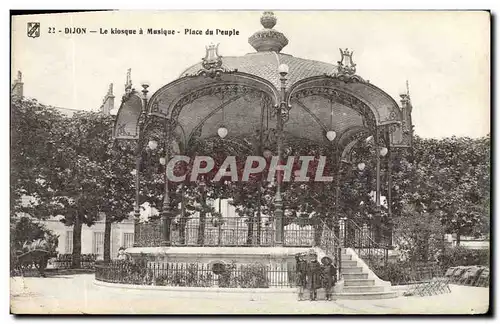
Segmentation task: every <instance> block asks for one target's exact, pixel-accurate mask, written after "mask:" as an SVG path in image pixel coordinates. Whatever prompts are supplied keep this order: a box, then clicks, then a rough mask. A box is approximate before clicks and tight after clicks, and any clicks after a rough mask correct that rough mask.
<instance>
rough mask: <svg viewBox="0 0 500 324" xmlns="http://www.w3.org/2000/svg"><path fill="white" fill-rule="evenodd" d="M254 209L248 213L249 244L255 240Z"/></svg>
mask: <svg viewBox="0 0 500 324" xmlns="http://www.w3.org/2000/svg"><path fill="white" fill-rule="evenodd" d="M253 213H254V212H253V209H252V210H251V212H250V213H249V215H248V221H247V245H252V242H253V222H254V215H253Z"/></svg>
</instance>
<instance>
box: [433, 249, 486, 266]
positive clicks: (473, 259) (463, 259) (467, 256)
mask: <svg viewBox="0 0 500 324" xmlns="http://www.w3.org/2000/svg"><path fill="white" fill-rule="evenodd" d="M439 262H440V265H441V268H442V269H443V270H446V269H448V268H450V267H456V266H470V265H481V266H486V267H489V265H490V251H489V250H470V249H466V248H464V247H462V246H456V247H453V248H450V249H446V250H445V252H444V254H443V255H441V257H440V260H439Z"/></svg>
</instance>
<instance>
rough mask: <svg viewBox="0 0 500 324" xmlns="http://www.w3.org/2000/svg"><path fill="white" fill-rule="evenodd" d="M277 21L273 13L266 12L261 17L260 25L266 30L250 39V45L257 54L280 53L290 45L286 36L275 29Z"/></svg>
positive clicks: (260, 31)
mask: <svg viewBox="0 0 500 324" xmlns="http://www.w3.org/2000/svg"><path fill="white" fill-rule="evenodd" d="M276 21H277V19H276V17H275V16H274V13H273V12H271V11H266V12H264V13H263V14H262V17H260V23H261V24H262V26H264V29H262V30H259V31H258V32H256V33H255V34H253V35H252V36H250V38H249V39H248V43H250V45H252V47H253V48H255V50H256V51H257V52H277V53H279V52H280V51H281V50H282V49H283V47H285V46H286V45H287V44H288V39H287V38H286V37H285V35H283V34H282V33H280V32H279V31H276V30H274V29H273V27H274V26H275V25H276Z"/></svg>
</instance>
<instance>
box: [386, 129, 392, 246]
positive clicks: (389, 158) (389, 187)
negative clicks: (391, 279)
mask: <svg viewBox="0 0 500 324" xmlns="http://www.w3.org/2000/svg"><path fill="white" fill-rule="evenodd" d="M387 139H388V141H387V142H388V145H387V150H388V151H387V211H388V222H387V223H388V224H391V225H390V226H391V227H392V149H391V143H390V140H389V139H390V137H389V133H387ZM391 227H389V228H387V232H386V233H387V234H386V235H388V244H389V245H391V246H392V228H391Z"/></svg>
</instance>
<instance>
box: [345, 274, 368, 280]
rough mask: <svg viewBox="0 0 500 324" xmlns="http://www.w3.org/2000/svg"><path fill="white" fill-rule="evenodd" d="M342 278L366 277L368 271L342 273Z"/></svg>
mask: <svg viewBox="0 0 500 324" xmlns="http://www.w3.org/2000/svg"><path fill="white" fill-rule="evenodd" d="M342 275H343V276H344V279H368V273H343V274H342Z"/></svg>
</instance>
